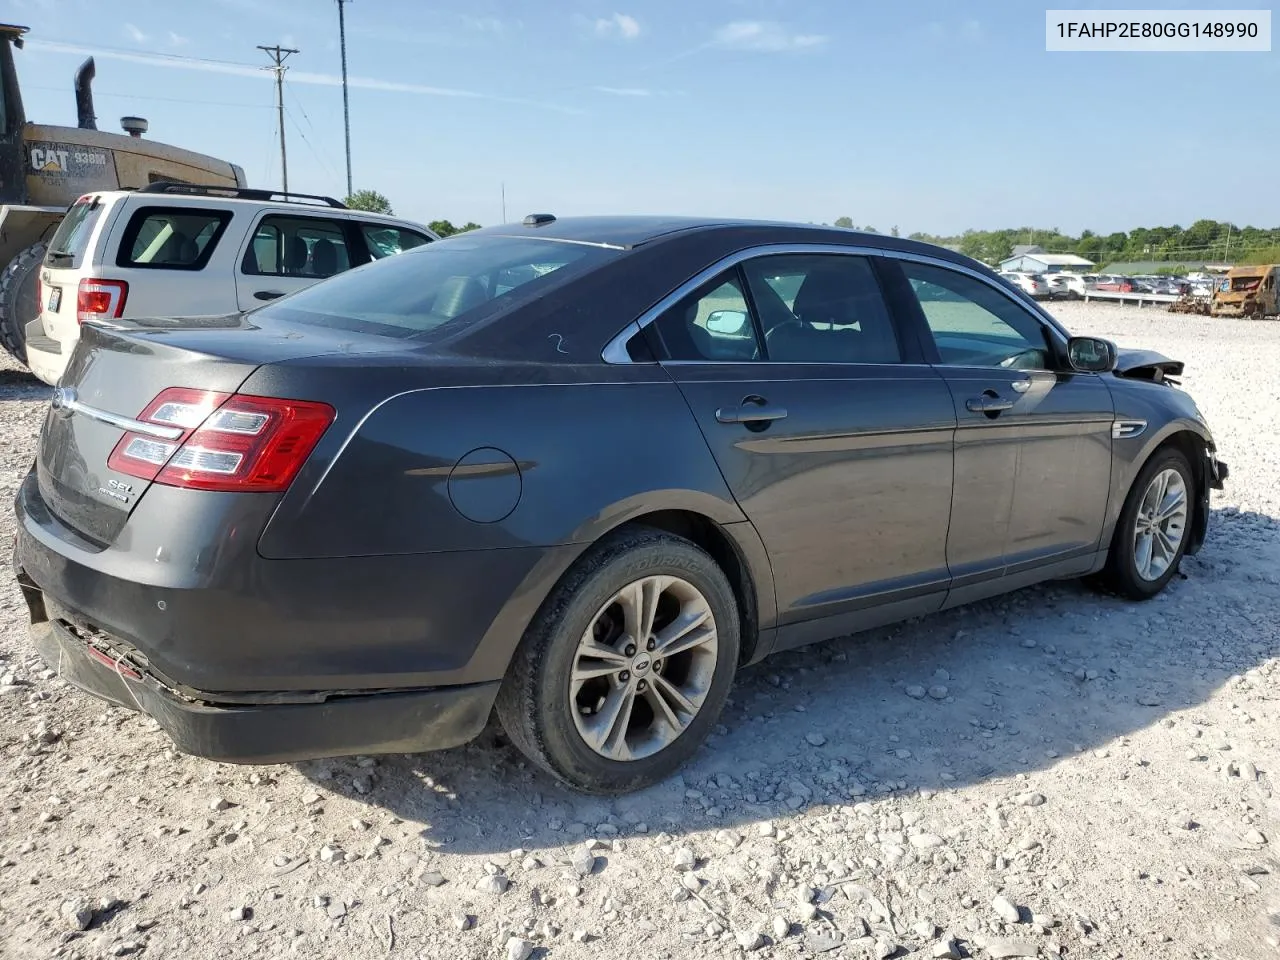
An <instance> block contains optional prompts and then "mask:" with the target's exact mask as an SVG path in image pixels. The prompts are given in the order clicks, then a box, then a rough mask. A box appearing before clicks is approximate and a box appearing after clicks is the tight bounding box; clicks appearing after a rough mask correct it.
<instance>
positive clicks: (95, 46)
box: [27, 38, 257, 67]
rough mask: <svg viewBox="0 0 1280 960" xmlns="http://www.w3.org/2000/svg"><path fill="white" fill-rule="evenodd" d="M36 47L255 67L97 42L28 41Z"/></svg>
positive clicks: (247, 65)
mask: <svg viewBox="0 0 1280 960" xmlns="http://www.w3.org/2000/svg"><path fill="white" fill-rule="evenodd" d="M27 43H30V44H32V45H34V46H36V47H41V46H48V47H52V46H70V47H92V48H93V49H95V50H102V51H104V52H110V53H132V54H134V55H135V56H143V57H158V58H160V59H164V60H178V61H190V62H194V63H217V64H221V65H223V66H226V67H256V66H257V64H256V63H245V62H244V61H241V60H215V59H213V58H212V57H192V56H188V55H186V54H182V53H161V52H160V51H159V50H138V49H136V48H135V49H130V48H129V47H109V46H107V45H106V44H102V43H99V42H98V41H97V40H94V41H91V42H82V41H79V40H48V39H44V38H34V39H31V40H28V41H27Z"/></svg>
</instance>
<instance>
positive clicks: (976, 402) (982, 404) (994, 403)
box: [964, 394, 1013, 413]
mask: <svg viewBox="0 0 1280 960" xmlns="http://www.w3.org/2000/svg"><path fill="white" fill-rule="evenodd" d="M964 406H965V409H966V410H968V411H969V412H970V413H1002V412H1004V411H1005V410H1008V409H1009V408H1011V407H1012V406H1013V401H1012V400H1007V399H1005V398H1004V397H997V396H992V395H989V394H983V395H982V396H980V397H970V398H969V399H968V400H966V401H965V402H964Z"/></svg>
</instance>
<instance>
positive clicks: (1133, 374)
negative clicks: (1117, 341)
mask: <svg viewBox="0 0 1280 960" xmlns="http://www.w3.org/2000/svg"><path fill="white" fill-rule="evenodd" d="M1185 366H1186V364H1184V363H1183V362H1182V361H1181V360H1170V359H1169V358H1168V357H1166V356H1165V355H1164V354H1163V353H1157V352H1156V351H1155V350H1119V351H1117V353H1116V371H1115V372H1116V376H1117V377H1124V378H1126V379H1128V380H1150V381H1151V382H1152V383H1168V384H1170V385H1173V386H1176V385H1177V384H1178V381H1177V379H1175V378H1177V377H1181V376H1182V371H1183V368H1184V367H1185Z"/></svg>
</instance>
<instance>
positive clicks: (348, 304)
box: [261, 236, 618, 337]
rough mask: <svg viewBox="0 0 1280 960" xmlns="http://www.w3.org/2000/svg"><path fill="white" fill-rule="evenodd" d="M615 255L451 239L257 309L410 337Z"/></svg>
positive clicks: (506, 240) (573, 247)
mask: <svg viewBox="0 0 1280 960" xmlns="http://www.w3.org/2000/svg"><path fill="white" fill-rule="evenodd" d="M617 255H618V251H616V250H610V249H605V248H602V247H595V246H589V245H587V244H578V243H555V242H552V241H547V240H534V239H525V238H523V237H519V238H517V237H467V236H459V237H451V238H449V239H448V240H441V241H436V242H433V243H429V244H426V245H424V246H421V247H418V248H417V249H416V250H410V251H408V252H406V253H403V254H401V255H399V256H394V257H386V258H384V259H382V260H380V261H378V262H377V263H371V264H368V265H367V266H364V267H361V268H360V269H359V270H352V271H351V272H350V273H345V274H343V275H342V276H339V277H334V278H333V279H332V280H330V281H329V282H328V283H322V284H318V285H316V286H312V287H308V288H306V289H304V290H302V291H300V292H298V293H295V294H293V295H291V296H289V297H287V298H285V299H283V300H281V301H279V302H278V303H273V304H271V305H269V306H266V307H262V308H261V311H262V312H263V313H264V315H272V316H278V317H281V318H282V319H286V320H291V321H294V322H298V323H311V324H316V325H317V326H324V327H336V328H339V329H343V330H356V331H360V332H364V333H374V334H380V335H382V336H388V337H411V336H414V335H415V334H420V333H426V332H428V331H431V330H434V329H436V328H437V327H440V326H441V325H443V324H446V323H452V324H462V323H465V322H466V320H467V318H468V317H469V316H478V315H480V314H481V313H484V312H486V311H484V310H483V308H484V307H487V306H490V305H493V304H498V303H502V304H509V305H514V304H516V303H517V302H523V301H525V300H528V299H530V298H532V297H534V296H537V295H538V293H540V292H543V291H546V290H547V289H548V288H549V287H551V286H552V285H554V284H555V282H556V281H557V280H565V279H569V278H572V277H574V276H580V275H582V274H584V273H587V272H588V271H590V270H592V269H594V268H595V267H596V266H598V265H599V264H601V263H604V262H606V261H608V260H610V259H612V258H613V257H616V256H617Z"/></svg>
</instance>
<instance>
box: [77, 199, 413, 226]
mask: <svg viewBox="0 0 1280 960" xmlns="http://www.w3.org/2000/svg"><path fill="white" fill-rule="evenodd" d="M82 196H86V197H98V198H100V199H102V200H110V199H120V200H122V201H124V200H129V199H130V198H135V199H137V200H138V202H139V203H142V204H147V205H149V206H156V207H226V206H227V205H228V204H230V205H232V206H250V207H254V208H263V209H266V208H269V209H271V210H276V211H282V212H286V213H289V212H296V213H301V214H307V213H310V214H335V213H340V214H354V215H355V216H357V217H359V218H360V219H361V220H375V221H381V222H383V223H386V224H388V225H393V224H395V225H399V224H403V225H405V226H412V227H416V228H419V229H426V224H424V223H418V222H417V221H416V220H408V219H405V218H404V217H397V216H394V215H389V214H385V213H370V212H369V211H367V210H357V209H355V208H354V207H345V206H339V207H331V206H327V205H326V204H323V203H296V202H290V201H287V200H255V199H253V198H251V197H229V196H221V195H201V194H189V193H143V192H141V191H139V190H90V191H89V192H87V193H85V194H82Z"/></svg>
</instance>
